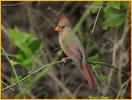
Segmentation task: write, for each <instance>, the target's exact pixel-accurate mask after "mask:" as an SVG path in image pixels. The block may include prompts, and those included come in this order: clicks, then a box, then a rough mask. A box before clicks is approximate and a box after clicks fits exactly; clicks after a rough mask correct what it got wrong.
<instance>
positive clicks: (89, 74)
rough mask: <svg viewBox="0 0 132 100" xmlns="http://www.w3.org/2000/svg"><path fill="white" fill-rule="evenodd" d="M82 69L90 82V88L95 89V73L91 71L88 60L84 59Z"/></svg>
mask: <svg viewBox="0 0 132 100" xmlns="http://www.w3.org/2000/svg"><path fill="white" fill-rule="evenodd" d="M82 69H83V72H84V76H85V78H86V80H87V82H88V85H89V89H91V90H92V89H94V88H95V83H94V78H93V74H92V72H91V69H90V66H89V65H88V64H87V62H86V61H82Z"/></svg>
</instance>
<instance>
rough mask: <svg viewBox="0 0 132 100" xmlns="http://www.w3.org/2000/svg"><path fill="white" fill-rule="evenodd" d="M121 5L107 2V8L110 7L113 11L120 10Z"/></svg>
mask: <svg viewBox="0 0 132 100" xmlns="http://www.w3.org/2000/svg"><path fill="white" fill-rule="evenodd" d="M121 5H122V3H121V2H107V5H106V6H107V7H109V8H110V7H112V8H115V9H118V10H119V9H120V8H121Z"/></svg>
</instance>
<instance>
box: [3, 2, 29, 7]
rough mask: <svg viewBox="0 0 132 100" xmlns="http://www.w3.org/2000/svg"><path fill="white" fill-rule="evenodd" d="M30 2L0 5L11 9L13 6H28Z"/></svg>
mask: <svg viewBox="0 0 132 100" xmlns="http://www.w3.org/2000/svg"><path fill="white" fill-rule="evenodd" d="M29 3H31V2H19V3H8V4H2V6H3V7H13V6H22V5H25V4H29Z"/></svg>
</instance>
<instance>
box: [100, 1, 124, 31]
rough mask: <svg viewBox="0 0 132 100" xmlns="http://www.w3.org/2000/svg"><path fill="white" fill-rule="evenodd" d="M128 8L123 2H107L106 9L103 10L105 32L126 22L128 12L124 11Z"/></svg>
mask: <svg viewBox="0 0 132 100" xmlns="http://www.w3.org/2000/svg"><path fill="white" fill-rule="evenodd" d="M125 7H126V3H122V2H107V3H106V7H105V8H104V10H103V13H104V15H103V18H104V20H103V22H102V23H101V25H102V28H103V29H104V30H106V29H108V28H109V27H118V26H120V25H122V24H123V23H124V21H125V15H126V11H123V9H124V8H125Z"/></svg>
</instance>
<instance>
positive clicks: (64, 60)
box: [62, 57, 70, 63]
mask: <svg viewBox="0 0 132 100" xmlns="http://www.w3.org/2000/svg"><path fill="white" fill-rule="evenodd" d="M68 59H70V57H66V58H62V61H63V62H64V63H66V60H68Z"/></svg>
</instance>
